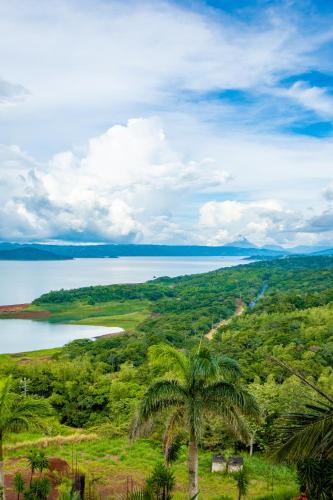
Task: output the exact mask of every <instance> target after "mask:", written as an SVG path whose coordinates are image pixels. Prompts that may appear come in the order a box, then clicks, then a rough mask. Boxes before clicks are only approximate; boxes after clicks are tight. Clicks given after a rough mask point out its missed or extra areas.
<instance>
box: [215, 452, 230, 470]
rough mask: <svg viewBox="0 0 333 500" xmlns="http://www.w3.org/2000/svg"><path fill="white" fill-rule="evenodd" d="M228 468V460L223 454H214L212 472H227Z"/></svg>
mask: <svg viewBox="0 0 333 500" xmlns="http://www.w3.org/2000/svg"><path fill="white" fill-rule="evenodd" d="M226 469H227V461H226V459H225V457H224V456H223V455H213V459H212V472H225V471H226Z"/></svg>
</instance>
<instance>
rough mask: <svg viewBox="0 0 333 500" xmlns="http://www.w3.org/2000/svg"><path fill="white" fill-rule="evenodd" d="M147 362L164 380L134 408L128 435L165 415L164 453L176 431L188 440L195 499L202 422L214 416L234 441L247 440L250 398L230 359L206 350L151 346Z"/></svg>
mask: <svg viewBox="0 0 333 500" xmlns="http://www.w3.org/2000/svg"><path fill="white" fill-rule="evenodd" d="M150 358H151V360H153V362H154V363H157V364H160V365H163V366H164V367H165V368H166V369H168V370H169V376H168V377H167V379H163V380H159V381H157V382H155V383H153V384H152V385H151V386H150V387H149V388H148V390H147V392H146V394H145V396H144V398H143V400H142V402H141V405H140V407H139V411H138V415H137V419H136V422H135V425H134V428H133V435H134V436H135V435H138V434H139V432H140V430H142V429H143V428H144V424H145V423H147V422H148V421H149V420H151V419H152V418H154V417H155V416H157V415H158V414H160V413H161V412H163V411H164V410H170V411H171V412H170V415H169V419H168V421H167V426H166V433H165V443H164V444H165V450H166V451H167V450H168V448H169V447H170V446H171V443H172V441H173V437H174V436H178V435H179V429H180V428H181V429H186V431H187V434H188V439H189V440H188V480H189V484H188V490H189V497H190V498H191V499H192V498H193V499H194V498H198V494H199V489H198V444H199V441H200V438H201V436H202V433H203V429H204V423H205V417H208V418H209V414H217V415H219V416H220V417H221V418H223V420H224V422H225V424H226V426H228V427H229V428H230V430H232V432H234V433H235V434H236V435H237V436H238V437H239V438H241V439H243V440H247V439H248V435H247V432H246V428H245V425H244V422H243V421H242V419H241V415H249V416H258V414H259V409H258V406H257V404H256V402H255V401H254V398H253V397H252V396H251V395H250V394H249V393H248V392H246V391H245V390H244V389H243V388H242V387H241V386H240V385H239V384H238V381H237V379H238V378H239V374H240V371H239V368H238V365H237V363H236V362H235V361H234V360H231V359H217V358H216V357H214V356H213V355H212V353H211V352H210V351H209V350H208V349H207V348H201V347H199V349H198V350H197V351H196V352H194V351H193V352H190V353H187V354H186V353H184V352H181V351H178V350H177V349H175V348H173V347H171V346H168V345H159V346H153V347H152V348H151V349H150Z"/></svg>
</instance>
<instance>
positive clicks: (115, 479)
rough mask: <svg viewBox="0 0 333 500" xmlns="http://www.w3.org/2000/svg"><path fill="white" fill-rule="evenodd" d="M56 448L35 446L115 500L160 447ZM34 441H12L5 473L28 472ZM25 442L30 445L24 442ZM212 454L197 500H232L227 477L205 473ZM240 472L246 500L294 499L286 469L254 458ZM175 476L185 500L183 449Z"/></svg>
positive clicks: (98, 442)
mask: <svg viewBox="0 0 333 500" xmlns="http://www.w3.org/2000/svg"><path fill="white" fill-rule="evenodd" d="M66 434H67V436H66V438H65V439H64V441H63V442H61V437H60V436H58V437H55V438H54V439H53V441H52V438H51V440H50V442H49V443H48V444H47V446H46V447H45V442H44V444H42V443H41V442H40V445H41V446H43V448H45V450H46V453H47V455H48V456H49V457H59V458H62V459H64V460H66V461H67V462H68V463H69V464H70V465H71V464H72V461H73V457H74V461H76V459H77V462H78V466H79V468H80V469H81V470H82V471H83V472H85V473H86V474H87V476H88V478H89V479H90V481H91V480H93V482H94V484H95V487H96V491H97V494H98V493H99V494H100V498H105V499H107V498H109V499H115V498H119V494H120V493H122V492H125V491H126V483H127V481H133V482H134V484H135V485H138V486H139V485H142V484H143V482H144V479H145V477H147V475H149V473H150V472H151V470H152V469H153V467H154V465H155V464H156V463H157V462H158V461H161V460H162V453H161V447H160V444H159V443H158V442H156V441H150V440H143V439H141V440H138V441H136V442H134V443H130V442H129V441H128V439H126V438H116V439H115V438H113V439H111V438H110V439H108V438H107V437H102V436H98V435H94V434H89V435H88V436H87V437H86V440H85V439H84V438H82V440H81V441H80V439H81V438H80V434H75V435H72V436H73V437H72V438H71V436H70V435H68V430H67V431H66ZM39 437H40V436H38V435H28V434H22V435H21V436H20V438H21V441H23V442H22V446H20V445H19V447H17V446H18V443H19V441H20V438H18V436H15V438H14V440H13V441H15V446H16V448H15V447H14V449H10V450H8V449H7V450H6V469H7V471H11V472H16V471H17V470H23V469H24V468H26V467H27V462H26V460H25V459H24V456H25V455H26V454H27V452H28V451H29V447H31V446H32V445H33V444H34V443H35V442H36V441H35V440H37V439H38V438H39ZM29 438H30V441H29ZM7 446H8V443H7ZM211 458H212V454H211V453H210V452H207V451H201V452H200V459H199V474H200V491H201V498H203V499H205V500H219V499H222V497H223V498H231V499H234V498H236V497H237V496H236V483H235V480H234V479H233V477H232V475H227V474H222V473H221V474H219V473H214V474H212V473H211V472H210V465H211ZM244 459H245V466H246V468H247V470H248V472H249V478H250V488H249V494H248V498H256V497H259V498H260V497H264V496H265V495H271V494H274V495H275V494H280V495H281V494H282V493H285V494H286V498H288V495H289V497H290V496H291V495H295V494H296V493H297V484H296V481H295V476H294V473H293V472H292V471H291V470H290V469H288V468H287V467H285V466H276V465H272V464H271V463H270V462H269V461H268V460H267V459H265V458H263V457H259V456H253V457H249V456H248V455H244ZM173 469H174V472H175V475H176V485H177V486H176V493H175V496H174V499H175V500H185V499H186V498H187V494H186V482H187V456H186V448H185V447H184V448H183V449H182V451H181V454H180V457H179V459H178V460H177V462H176V464H175V465H174V466H173Z"/></svg>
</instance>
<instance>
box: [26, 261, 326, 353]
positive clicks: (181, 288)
mask: <svg viewBox="0 0 333 500" xmlns="http://www.w3.org/2000/svg"><path fill="white" fill-rule="evenodd" d="M263 287H264V288H265V293H264V295H263V297H261V298H260V300H259V301H258V303H257V304H256V306H255V307H254V309H253V310H250V309H249V311H248V312H249V313H250V312H251V311H252V314H253V313H254V312H257V311H260V312H261V311H266V312H269V313H271V312H282V313H284V312H286V311H293V310H298V309H302V308H306V307H310V306H311V307H316V306H319V305H325V304H328V303H329V302H331V301H332V300H333V257H286V258H281V259H277V260H274V261H262V262H257V263H253V264H248V265H242V266H237V267H233V268H228V269H220V270H217V271H213V272H209V273H204V274H197V275H191V276H182V277H178V278H167V277H165V278H159V279H156V280H153V281H149V282H147V283H143V284H137V285H110V286H94V287H86V288H79V289H75V290H69V291H65V290H61V291H57V292H50V293H48V294H45V295H42V296H41V297H40V298H39V299H37V300H35V302H34V305H35V306H39V307H40V308H47V307H48V306H50V307H51V306H52V305H53V306H54V305H58V306H59V307H61V305H65V304H71V303H73V304H74V303H80V304H82V303H83V304H86V305H87V307H88V306H92V307H93V306H94V305H97V304H103V303H109V302H111V303H112V302H115V301H117V302H119V301H120V302H123V303H128V304H130V303H131V301H133V302H134V301H138V300H139V301H144V302H145V303H148V304H149V315H148V317H146V319H145V320H144V321H142V322H141V323H140V324H139V325H138V326H137V328H136V329H137V331H140V332H145V334H146V335H147V336H148V337H149V338H150V341H154V342H155V341H164V340H167V341H169V342H172V343H173V344H176V345H183V342H184V338H187V339H190V338H192V337H193V338H195V337H198V336H201V335H202V334H206V333H207V332H208V331H209V330H210V328H211V327H212V325H214V324H217V323H218V322H220V321H221V320H222V319H227V318H230V317H231V316H232V315H233V314H234V312H235V307H236V306H235V302H236V300H237V299H239V300H242V301H243V303H244V305H245V306H249V305H250V304H251V303H252V302H253V301H255V300H256V298H257V296H258V295H260V293H261V291H262V289H263ZM96 314H97V313H96ZM73 319H79V318H73Z"/></svg>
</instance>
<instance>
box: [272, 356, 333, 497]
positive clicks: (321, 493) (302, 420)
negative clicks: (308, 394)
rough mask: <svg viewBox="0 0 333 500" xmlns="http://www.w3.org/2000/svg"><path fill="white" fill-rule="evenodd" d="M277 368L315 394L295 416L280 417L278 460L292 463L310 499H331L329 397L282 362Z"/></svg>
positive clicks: (332, 415)
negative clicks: (282, 369)
mask: <svg viewBox="0 0 333 500" xmlns="http://www.w3.org/2000/svg"><path fill="white" fill-rule="evenodd" d="M273 361H275V362H276V363H277V364H279V365H280V366H281V367H283V368H285V369H287V370H288V371H289V372H291V373H293V374H294V375H296V376H297V377H298V378H299V379H300V380H301V381H302V382H303V383H304V384H305V385H307V386H308V387H310V388H311V389H312V390H313V391H314V393H315V394H316V396H315V399H312V400H309V401H308V402H305V403H304V408H303V409H302V410H301V411H299V412H293V413H289V414H287V415H285V416H283V417H281V436H280V441H279V443H278V444H277V449H276V450H275V456H276V458H277V459H278V460H281V461H283V460H287V461H289V462H291V463H295V464H296V465H297V469H298V476H299V480H300V481H301V483H302V484H304V486H305V487H306V489H307V490H308V492H309V493H310V495H311V497H312V498H321V499H323V500H324V499H331V498H332V496H331V493H332V491H333V432H332V429H333V397H332V396H331V395H330V394H327V393H326V392H324V391H323V390H322V389H321V388H320V387H318V386H317V385H315V384H313V383H312V382H311V381H309V380H307V379H306V378H305V377H303V375H302V374H301V373H299V372H297V371H296V370H294V369H293V368H291V367H290V366H288V365H287V364H285V363H284V362H282V361H280V360H277V359H275V358H273Z"/></svg>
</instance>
